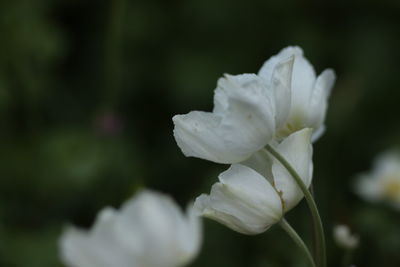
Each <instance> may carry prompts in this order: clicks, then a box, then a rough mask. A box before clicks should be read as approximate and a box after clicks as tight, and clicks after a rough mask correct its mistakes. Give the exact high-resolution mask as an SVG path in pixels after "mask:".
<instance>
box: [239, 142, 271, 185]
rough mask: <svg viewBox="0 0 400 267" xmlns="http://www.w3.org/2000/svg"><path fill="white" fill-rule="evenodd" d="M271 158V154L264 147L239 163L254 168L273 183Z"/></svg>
mask: <svg viewBox="0 0 400 267" xmlns="http://www.w3.org/2000/svg"><path fill="white" fill-rule="evenodd" d="M272 160H273V159H272V157H271V155H270V154H269V153H268V152H267V151H266V150H265V149H261V150H260V151H258V152H256V153H254V154H253V155H252V156H251V157H250V158H248V159H247V160H245V161H243V162H241V163H240V164H242V165H245V166H247V167H250V168H251V169H253V170H255V171H256V172H258V173H259V174H261V175H262V176H264V178H266V179H267V180H268V181H269V182H270V183H271V184H273V182H274V180H273V175H272Z"/></svg>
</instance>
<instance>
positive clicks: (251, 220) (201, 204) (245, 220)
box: [195, 164, 282, 235]
mask: <svg viewBox="0 0 400 267" xmlns="http://www.w3.org/2000/svg"><path fill="white" fill-rule="evenodd" d="M219 180H220V182H219V183H216V184H214V185H213V187H212V188H211V193H210V195H204V194H203V195H201V196H200V197H198V198H197V199H196V202H195V208H196V209H197V210H198V211H199V212H200V214H202V215H203V216H205V217H208V218H211V219H214V220H216V221H218V222H220V223H222V224H224V225H226V226H228V227H229V228H231V229H232V230H235V231H237V232H240V233H243V234H249V235H252V234H259V233H262V232H264V231H265V230H267V229H268V228H269V227H270V226H271V225H272V224H274V223H276V222H277V221H279V220H280V219H281V217H282V203H281V199H280V197H279V195H278V193H277V192H276V191H275V189H274V188H273V186H272V185H271V184H270V183H269V182H268V181H267V180H266V179H265V178H264V177H263V176H262V175H260V174H259V173H257V172H256V171H254V170H252V169H251V168H249V167H246V166H243V165H240V164H236V165H232V166H231V167H230V168H229V169H228V170H227V171H225V172H223V173H222V174H221V175H220V176H219Z"/></svg>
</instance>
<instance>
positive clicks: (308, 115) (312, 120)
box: [258, 46, 335, 141]
mask: <svg viewBox="0 0 400 267" xmlns="http://www.w3.org/2000/svg"><path fill="white" fill-rule="evenodd" d="M292 55H295V60H294V66H293V71H292V80H291V101H292V102H291V108H290V112H289V117H288V119H287V121H286V123H285V124H284V125H283V127H281V128H280V129H279V131H278V133H277V135H278V137H280V138H284V137H286V136H288V135H289V134H290V133H293V132H295V131H298V130H300V129H303V128H313V129H314V133H313V140H314V141H315V140H316V139H318V138H319V137H320V136H321V135H322V134H323V132H324V129H325V126H324V120H325V114H326V110H327V105H328V103H327V101H328V98H329V95H330V91H331V88H332V86H333V84H334V82H335V73H334V71H333V70H331V69H326V70H324V71H323V72H322V73H321V74H320V75H319V76H318V77H317V76H316V74H315V70H314V68H313V66H312V65H311V64H310V62H308V60H307V59H306V58H305V57H304V56H303V50H302V49H301V48H300V47H297V46H293V47H287V48H284V49H283V50H282V51H281V52H280V53H279V54H277V55H276V56H273V57H271V58H270V59H269V60H267V61H266V62H265V63H264V65H263V66H262V68H261V69H260V71H259V73H258V75H259V76H261V77H263V78H265V79H270V77H271V74H272V72H273V70H274V68H275V66H276V65H277V64H280V63H279V62H281V61H282V60H284V59H285V58H287V57H288V56H292Z"/></svg>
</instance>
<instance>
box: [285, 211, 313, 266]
mask: <svg viewBox="0 0 400 267" xmlns="http://www.w3.org/2000/svg"><path fill="white" fill-rule="evenodd" d="M279 225H280V226H281V227H282V229H283V230H285V232H286V233H287V234H288V235H289V236H290V237H291V238H292V239H293V241H294V242H295V243H296V245H297V246H298V247H299V248H300V249H301V251H302V252H303V254H304V256H306V258H307V260H308V261H309V263H310V266H312V267H316V265H315V262H314V259H313V257H312V255H311V253H310V251H309V250H308V248H307V246H306V244H304V241H303V240H302V239H301V237H300V236H299V235H298V234H297V232H296V231H295V230H294V229H293V228H292V226H290V224H289V223H288V222H287V221H286V220H285V219H282V220H281V221H280V222H279Z"/></svg>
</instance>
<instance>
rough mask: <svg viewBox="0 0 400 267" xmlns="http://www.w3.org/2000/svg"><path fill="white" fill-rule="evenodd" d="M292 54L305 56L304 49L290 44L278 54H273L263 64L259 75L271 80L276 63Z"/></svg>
mask: <svg viewBox="0 0 400 267" xmlns="http://www.w3.org/2000/svg"><path fill="white" fill-rule="evenodd" d="M292 56H295V57H301V56H303V50H302V49H301V48H300V47H298V46H289V47H286V48H284V49H282V50H281V51H280V52H279V53H278V54H277V55H275V56H272V57H271V58H269V59H268V60H267V61H266V62H265V63H264V64H263V66H262V67H261V68H260V70H259V71H258V75H260V76H261V77H263V78H265V79H266V80H268V81H270V80H271V79H272V73H273V72H274V69H275V67H276V65H277V64H279V63H280V62H282V61H283V60H286V59H288V58H290V57H292Z"/></svg>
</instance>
